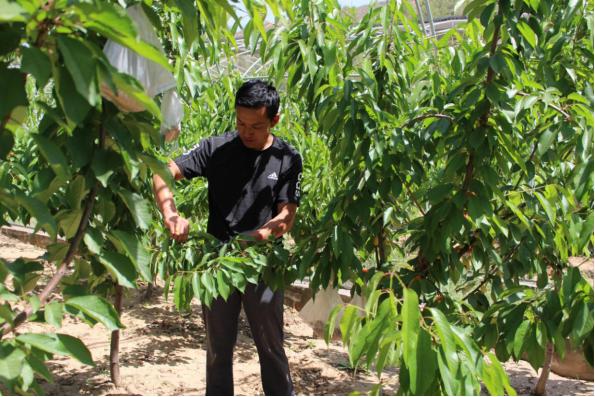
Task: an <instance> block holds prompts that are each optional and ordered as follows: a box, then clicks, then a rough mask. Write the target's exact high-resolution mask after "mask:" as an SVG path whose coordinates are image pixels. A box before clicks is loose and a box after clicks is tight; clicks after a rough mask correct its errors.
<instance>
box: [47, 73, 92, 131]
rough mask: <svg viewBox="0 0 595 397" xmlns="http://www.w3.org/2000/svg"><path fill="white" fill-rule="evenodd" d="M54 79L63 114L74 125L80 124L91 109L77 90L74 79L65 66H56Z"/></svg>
mask: <svg viewBox="0 0 595 397" xmlns="http://www.w3.org/2000/svg"><path fill="white" fill-rule="evenodd" d="M54 81H55V82H56V86H57V88H58V90H57V91H58V100H59V102H60V105H61V107H62V110H63V111H64V114H65V115H66V117H67V118H68V119H69V120H70V121H71V122H72V123H74V124H75V125H76V124H81V123H82V122H83V121H84V120H85V118H86V117H87V114H88V113H89V110H91V105H89V102H87V100H86V99H85V98H83V97H82V96H81V95H80V94H79V93H78V92H77V90H76V87H75V85H74V81H73V80H72V77H71V76H70V73H68V71H67V70H66V69H65V68H63V67H60V68H58V73H57V76H56V75H54Z"/></svg>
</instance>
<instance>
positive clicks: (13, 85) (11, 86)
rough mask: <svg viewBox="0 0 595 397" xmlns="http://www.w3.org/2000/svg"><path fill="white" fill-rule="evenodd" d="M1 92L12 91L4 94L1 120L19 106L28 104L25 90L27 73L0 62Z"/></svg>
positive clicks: (0, 114) (1, 102) (1, 103)
mask: <svg viewBox="0 0 595 397" xmlns="http://www.w3.org/2000/svg"><path fill="white" fill-rule="evenodd" d="M0 92H2V93H10V95H3V96H2V100H1V101H0V120H3V119H4V118H5V117H6V116H8V115H10V113H11V112H12V110H13V109H14V108H16V107H17V106H27V104H28V103H29V102H28V101H27V93H26V92H25V75H24V74H23V73H21V72H20V71H18V70H17V69H9V68H6V67H5V66H4V65H3V64H0Z"/></svg>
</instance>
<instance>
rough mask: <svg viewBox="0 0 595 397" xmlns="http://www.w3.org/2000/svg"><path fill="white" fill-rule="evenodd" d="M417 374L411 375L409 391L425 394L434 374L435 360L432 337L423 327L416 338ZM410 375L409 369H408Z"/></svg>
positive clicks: (435, 368) (415, 393)
mask: <svg viewBox="0 0 595 397" xmlns="http://www.w3.org/2000/svg"><path fill="white" fill-rule="evenodd" d="M416 360H417V376H416V377H411V379H410V382H411V386H412V388H411V393H412V394H413V395H418V396H420V395H425V394H426V392H427V391H428V388H429V387H430V386H431V385H432V383H433V379H434V378H435V376H436V370H437V368H438V367H437V361H438V358H437V357H436V352H435V351H434V350H433V349H432V337H431V336H430V334H429V333H428V331H426V330H425V329H420V331H419V336H418V338H417V352H416ZM409 374H410V376H411V370H410V371H409Z"/></svg>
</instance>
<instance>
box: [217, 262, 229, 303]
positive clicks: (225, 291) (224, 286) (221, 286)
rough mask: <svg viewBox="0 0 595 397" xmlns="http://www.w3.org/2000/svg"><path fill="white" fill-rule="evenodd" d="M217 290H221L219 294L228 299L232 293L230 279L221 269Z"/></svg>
mask: <svg viewBox="0 0 595 397" xmlns="http://www.w3.org/2000/svg"><path fill="white" fill-rule="evenodd" d="M217 290H218V291H219V296H221V297H222V298H223V299H224V300H226V301H227V298H229V294H230V293H231V288H230V287H229V281H228V280H226V279H225V277H224V274H223V272H222V271H221V270H218V271H217Z"/></svg>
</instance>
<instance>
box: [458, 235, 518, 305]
mask: <svg viewBox="0 0 595 397" xmlns="http://www.w3.org/2000/svg"><path fill="white" fill-rule="evenodd" d="M523 240H524V239H521V241H519V242H518V244H517V245H515V246H514V248H513V249H512V250H510V252H509V253H508V255H506V257H505V258H504V259H503V260H502V263H504V262H507V261H508V260H509V259H510V258H512V256H513V255H514V254H515V253H516V251H517V250H518V249H519V247H520V246H521V243H522V242H523ZM496 270H498V267H497V266H492V267H491V268H490V269H489V270H488V271H487V273H486V274H485V276H484V278H483V280H482V281H481V282H480V283H479V285H477V287H475V288H473V289H472V290H471V291H469V292H468V293H467V294H466V295H465V296H464V297H463V299H462V300H466V299H467V298H469V297H470V296H471V295H473V294H474V293H476V292H477V291H479V290H480V289H481V287H483V286H484V285H485V284H486V283H487V282H488V281H489V280H490V279H491V278H492V276H494V274H495V272H496Z"/></svg>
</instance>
